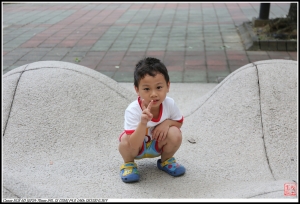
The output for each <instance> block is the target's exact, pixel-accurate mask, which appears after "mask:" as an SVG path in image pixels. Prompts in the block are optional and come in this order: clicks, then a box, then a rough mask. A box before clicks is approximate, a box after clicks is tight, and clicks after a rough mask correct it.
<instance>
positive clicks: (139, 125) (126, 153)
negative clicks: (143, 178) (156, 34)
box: [119, 57, 185, 183]
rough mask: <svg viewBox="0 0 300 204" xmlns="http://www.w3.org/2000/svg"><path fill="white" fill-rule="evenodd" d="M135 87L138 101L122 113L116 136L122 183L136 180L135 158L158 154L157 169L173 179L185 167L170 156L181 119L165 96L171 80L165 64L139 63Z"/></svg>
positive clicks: (152, 60) (179, 137) (177, 140)
mask: <svg viewBox="0 0 300 204" xmlns="http://www.w3.org/2000/svg"><path fill="white" fill-rule="evenodd" d="M134 88H135V91H136V93H137V95H138V99H137V100H135V101H134V102H132V103H131V104H130V105H129V106H128V107H127V109H126V110H125V122H124V129H125V130H124V131H123V133H122V134H121V135H120V137H119V141H120V144H119V152H120V154H121V155H122V157H123V160H124V164H123V165H122V166H121V168H120V170H121V171H120V176H121V179H122V181H123V182H126V183H127V182H134V181H138V180H139V174H138V171H137V165H136V163H135V162H134V159H142V158H153V157H158V156H160V155H161V159H159V160H158V161H157V167H158V168H159V169H160V170H163V171H165V172H167V173H168V174H170V175H172V176H180V175H183V174H184V173H185V168H184V167H183V166H182V165H180V164H178V163H177V162H176V160H175V158H174V157H173V155H174V154H175V152H176V151H177V150H178V148H179V147H180V144H181V141H182V135H181V131H180V127H181V125H182V122H183V116H182V115H181V113H180V111H179V109H178V107H177V106H176V105H175V103H174V100H173V99H172V98H170V97H167V93H168V92H169V88H170V81H169V75H168V71H167V68H166V67H165V65H164V64H163V63H162V62H161V61H160V60H158V59H156V58H150V57H148V58H145V59H143V60H140V61H139V62H138V63H137V64H136V67H135V71H134Z"/></svg>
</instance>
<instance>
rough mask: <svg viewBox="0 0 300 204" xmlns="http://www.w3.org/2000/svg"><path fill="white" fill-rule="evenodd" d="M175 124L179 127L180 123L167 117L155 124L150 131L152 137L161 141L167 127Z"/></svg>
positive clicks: (166, 131) (164, 136) (166, 132)
mask: <svg viewBox="0 0 300 204" xmlns="http://www.w3.org/2000/svg"><path fill="white" fill-rule="evenodd" d="M171 126H175V127H178V128H181V126H182V123H181V122H178V121H176V120H170V119H167V120H165V121H164V122H162V123H160V124H159V125H157V126H156V127H155V128H154V130H153V132H152V139H154V140H158V141H162V140H164V139H165V138H166V136H167V134H168V131H169V128H170V127H171Z"/></svg>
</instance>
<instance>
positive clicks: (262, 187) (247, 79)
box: [2, 60, 298, 199]
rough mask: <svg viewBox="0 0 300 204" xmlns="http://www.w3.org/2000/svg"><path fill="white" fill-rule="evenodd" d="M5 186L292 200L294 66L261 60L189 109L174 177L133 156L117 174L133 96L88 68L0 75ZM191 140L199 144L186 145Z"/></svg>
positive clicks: (16, 190) (56, 193)
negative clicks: (288, 191) (131, 176)
mask: <svg viewBox="0 0 300 204" xmlns="http://www.w3.org/2000/svg"><path fill="white" fill-rule="evenodd" d="M3 80H4V81H3V85H4V87H3V97H4V99H3V102H4V103H3V111H4V112H3V128H2V133H3V138H2V140H3V185H4V189H5V190H6V191H7V192H8V193H11V195H12V196H16V197H20V198H116V199H119V198H173V199H174V198H193V199H203V198H295V196H294V197H287V196H284V184H285V183H294V182H297V181H298V177H297V175H298V172H297V163H298V162H297V160H298V158H297V123H296V122H297V112H298V111H297V87H298V86H297V62H295V61H290V60H267V61H259V62H256V63H251V64H247V65H245V66H243V67H241V68H240V69H238V70H236V71H235V72H233V73H232V74H230V75H229V76H228V77H227V78H226V79H224V80H223V81H222V82H221V83H220V84H218V85H217V86H216V87H215V88H214V89H212V90H211V91H210V92H209V93H207V94H206V95H205V96H203V97H201V98H199V99H198V100H196V101H194V102H192V103H191V104H192V105H193V106H191V108H190V109H189V110H187V111H185V113H184V116H185V121H184V125H183V127H182V132H183V142H182V146H181V148H180V149H179V151H178V153H177V154H176V155H175V156H176V159H177V160H178V161H180V163H182V164H184V165H185V167H186V169H187V171H186V174H185V175H184V176H182V177H178V178H173V177H171V176H168V175H167V174H164V173H162V172H161V171H160V170H158V169H157V167H156V166H155V165H156V159H155V158H153V159H144V160H138V161H137V164H138V166H139V171H140V172H141V181H140V182H138V183H133V184H125V183H123V182H122V181H121V179H120V178H119V167H120V165H121V164H122V158H121V156H120V155H119V152H118V136H119V134H120V132H121V131H122V130H123V114H124V110H125V108H126V107H127V105H128V104H129V103H130V102H131V101H132V100H134V99H135V98H136V96H135V94H133V93H132V92H130V91H128V90H127V89H126V88H123V87H122V86H120V85H119V84H118V83H117V82H115V81H114V80H112V79H110V78H108V77H106V76H104V75H102V74H101V73H98V72H96V71H94V70H91V69H88V68H85V67H82V66H79V65H75V64H72V63H66V62H56V61H43V62H36V63H32V64H27V65H24V66H22V67H19V68H16V69H15V70H12V71H10V72H8V73H6V74H5V75H4V76H3ZM190 138H193V139H194V140H195V141H196V143H194V144H193V143H190V142H189V141H188V139H190Z"/></svg>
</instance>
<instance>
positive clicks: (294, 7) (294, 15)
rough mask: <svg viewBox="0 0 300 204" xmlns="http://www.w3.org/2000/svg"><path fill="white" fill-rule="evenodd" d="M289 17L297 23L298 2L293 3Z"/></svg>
mask: <svg viewBox="0 0 300 204" xmlns="http://www.w3.org/2000/svg"><path fill="white" fill-rule="evenodd" d="M287 17H288V18H289V19H290V21H291V22H292V23H297V3H291V5H290V9H289V13H288V16H287Z"/></svg>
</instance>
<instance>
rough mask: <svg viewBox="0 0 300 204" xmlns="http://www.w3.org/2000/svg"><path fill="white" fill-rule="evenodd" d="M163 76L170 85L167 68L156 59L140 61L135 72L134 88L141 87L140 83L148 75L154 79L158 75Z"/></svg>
mask: <svg viewBox="0 0 300 204" xmlns="http://www.w3.org/2000/svg"><path fill="white" fill-rule="evenodd" d="M158 73H160V74H162V75H164V77H165V80H166V82H167V83H169V81H170V79H169V74H168V70H167V68H166V66H165V65H164V64H163V63H162V62H161V61H160V60H159V59H156V58H154V57H146V58H144V59H142V60H140V61H139V62H138V63H137V64H136V66H135V70H134V86H135V87H139V82H140V80H141V79H142V78H144V77H145V76H146V75H147V74H148V75H150V76H152V77H154V76H156V74H158Z"/></svg>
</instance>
